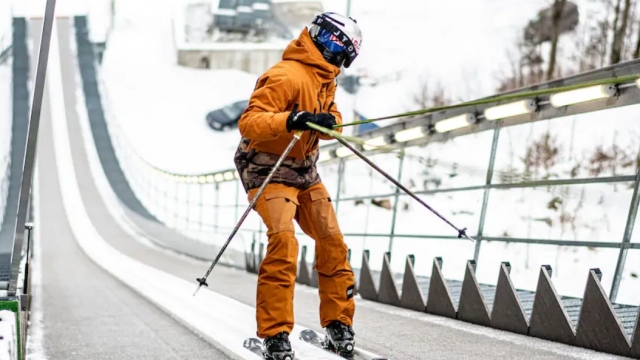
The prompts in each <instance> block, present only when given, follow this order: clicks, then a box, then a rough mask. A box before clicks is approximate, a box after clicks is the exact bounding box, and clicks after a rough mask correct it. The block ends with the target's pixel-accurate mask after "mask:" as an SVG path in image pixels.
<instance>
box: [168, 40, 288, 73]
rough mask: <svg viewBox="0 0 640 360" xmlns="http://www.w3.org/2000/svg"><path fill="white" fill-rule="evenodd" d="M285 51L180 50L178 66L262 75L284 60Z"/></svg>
mask: <svg viewBox="0 0 640 360" xmlns="http://www.w3.org/2000/svg"><path fill="white" fill-rule="evenodd" d="M243 45H244V44H243ZM283 50H284V49H220V50H217V49H216V50H213V49H183V50H181V49H179V50H178V64H180V65H182V66H187V67H192V68H209V69H236V70H242V71H246V72H248V73H250V74H255V75H260V74H262V73H263V72H265V71H266V70H267V69H269V68H270V67H271V66H273V65H274V64H275V63H277V62H278V61H280V60H281V59H282V51H283Z"/></svg>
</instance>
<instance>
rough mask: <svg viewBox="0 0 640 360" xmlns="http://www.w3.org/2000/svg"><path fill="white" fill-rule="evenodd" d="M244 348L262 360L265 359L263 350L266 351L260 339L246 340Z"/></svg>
mask: <svg viewBox="0 0 640 360" xmlns="http://www.w3.org/2000/svg"><path fill="white" fill-rule="evenodd" d="M242 345H243V346H244V348H245V349H247V350H249V351H251V352H252V353H254V354H256V355H258V356H260V357H261V358H264V355H263V352H262V350H263V349H264V348H263V347H262V341H260V339H257V338H248V339H245V341H244V343H243V344H242Z"/></svg>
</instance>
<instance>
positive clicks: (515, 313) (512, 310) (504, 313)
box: [491, 262, 529, 335]
mask: <svg viewBox="0 0 640 360" xmlns="http://www.w3.org/2000/svg"><path fill="white" fill-rule="evenodd" d="M510 272H511V264H509V263H508V262H503V263H502V264H500V274H499V275H498V284H497V285H496V295H495V298H494V300H493V310H492V311H491V327H493V328H496V329H500V330H505V331H511V332H514V333H517V334H523V335H526V334H527V333H528V331H529V322H528V321H527V315H526V314H525V312H524V310H522V304H521V303H520V298H519V297H518V293H517V292H516V289H515V287H514V286H513V282H512V281H511V276H510V275H509V273H510Z"/></svg>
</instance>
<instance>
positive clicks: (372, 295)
mask: <svg viewBox="0 0 640 360" xmlns="http://www.w3.org/2000/svg"><path fill="white" fill-rule="evenodd" d="M359 292H360V297H362V298H363V299H367V300H372V301H378V291H377V290H376V285H375V283H374V282H373V275H372V274H371V268H370V267H369V250H364V251H363V252H362V267H361V268H360V290H359Z"/></svg>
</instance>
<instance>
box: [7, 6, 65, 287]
mask: <svg viewBox="0 0 640 360" xmlns="http://www.w3.org/2000/svg"><path fill="white" fill-rule="evenodd" d="M55 8H56V0H47V4H46V7H45V12H44V21H43V23H42V36H41V40H40V49H39V53H38V65H37V68H36V76H35V78H36V79H35V80H36V81H35V85H34V88H33V89H34V93H33V98H32V106H31V114H30V116H29V127H28V129H29V130H28V132H27V143H26V149H25V155H24V161H23V165H22V179H21V184H20V194H19V197H18V214H17V218H16V224H15V228H14V229H15V232H14V234H15V235H14V238H13V250H12V252H11V276H10V278H9V288H8V294H9V295H10V296H15V294H16V291H17V289H18V274H19V273H20V260H21V257H22V246H23V242H24V231H25V228H24V226H25V225H24V224H25V223H26V219H27V209H28V208H29V199H30V194H31V183H32V182H33V168H34V165H35V158H36V145H37V142H38V129H39V127H40V113H41V112H42V100H43V97H44V86H45V78H46V74H47V65H48V63H49V46H50V44H51V33H52V30H53V23H54V13H55Z"/></svg>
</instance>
